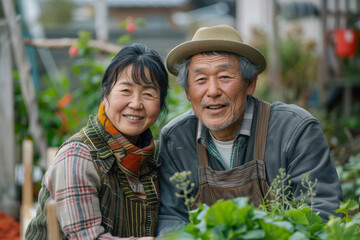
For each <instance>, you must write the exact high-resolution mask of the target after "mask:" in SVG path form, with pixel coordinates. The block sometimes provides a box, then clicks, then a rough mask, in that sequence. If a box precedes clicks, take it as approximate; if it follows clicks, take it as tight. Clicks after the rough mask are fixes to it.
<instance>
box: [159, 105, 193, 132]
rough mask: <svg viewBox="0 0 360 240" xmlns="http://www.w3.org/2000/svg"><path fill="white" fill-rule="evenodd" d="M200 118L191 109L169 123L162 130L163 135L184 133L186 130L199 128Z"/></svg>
mask: <svg viewBox="0 0 360 240" xmlns="http://www.w3.org/2000/svg"><path fill="white" fill-rule="evenodd" d="M197 123H198V118H197V117H196V115H195V114H194V111H193V110H192V109H191V110H189V111H187V112H185V113H183V114H181V115H179V116H177V117H176V118H174V119H172V120H171V121H170V122H169V123H167V124H166V125H165V126H164V127H163V128H162V130H161V134H162V135H168V134H171V133H172V132H174V131H176V132H178V131H184V129H187V130H189V128H191V127H195V129H196V126H197Z"/></svg>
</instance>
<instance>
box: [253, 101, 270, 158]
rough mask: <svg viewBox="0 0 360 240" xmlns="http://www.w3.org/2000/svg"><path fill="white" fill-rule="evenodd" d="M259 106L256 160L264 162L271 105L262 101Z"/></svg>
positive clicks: (255, 148) (255, 149)
mask: <svg viewBox="0 0 360 240" xmlns="http://www.w3.org/2000/svg"><path fill="white" fill-rule="evenodd" d="M258 100H259V105H258V117H257V118H258V119H257V123H256V133H255V147H254V159H255V160H261V161H263V160H264V154H265V147H266V136H267V130H268V126H269V119H270V110H271V104H270V103H268V102H265V101H263V100H261V99H258Z"/></svg>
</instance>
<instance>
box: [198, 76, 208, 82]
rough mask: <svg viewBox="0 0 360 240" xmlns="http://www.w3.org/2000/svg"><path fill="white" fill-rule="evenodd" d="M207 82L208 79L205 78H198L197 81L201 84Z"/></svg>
mask: <svg viewBox="0 0 360 240" xmlns="http://www.w3.org/2000/svg"><path fill="white" fill-rule="evenodd" d="M205 80H206V78H204V77H201V78H197V79H196V81H197V82H201V81H205Z"/></svg>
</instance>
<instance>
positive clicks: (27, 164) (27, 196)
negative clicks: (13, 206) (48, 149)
mask: <svg viewBox="0 0 360 240" xmlns="http://www.w3.org/2000/svg"><path fill="white" fill-rule="evenodd" d="M22 162H23V168H24V183H23V186H22V205H21V217H20V221H21V233H22V236H23V237H25V231H26V228H27V225H28V224H29V222H30V220H31V214H30V210H31V209H32V208H33V204H34V202H33V182H32V166H33V143H32V141H31V140H29V139H25V140H24V141H23V144H22Z"/></svg>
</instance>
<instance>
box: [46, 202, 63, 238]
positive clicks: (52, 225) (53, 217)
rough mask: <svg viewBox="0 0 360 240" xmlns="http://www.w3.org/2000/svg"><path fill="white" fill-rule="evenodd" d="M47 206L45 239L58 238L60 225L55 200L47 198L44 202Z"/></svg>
mask: <svg viewBox="0 0 360 240" xmlns="http://www.w3.org/2000/svg"><path fill="white" fill-rule="evenodd" d="M46 208H47V214H46V218H47V234H48V237H47V239H49V240H60V239H61V236H60V235H61V234H60V227H59V222H58V218H57V213H56V201H55V200H49V201H48V202H47V204H46Z"/></svg>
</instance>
